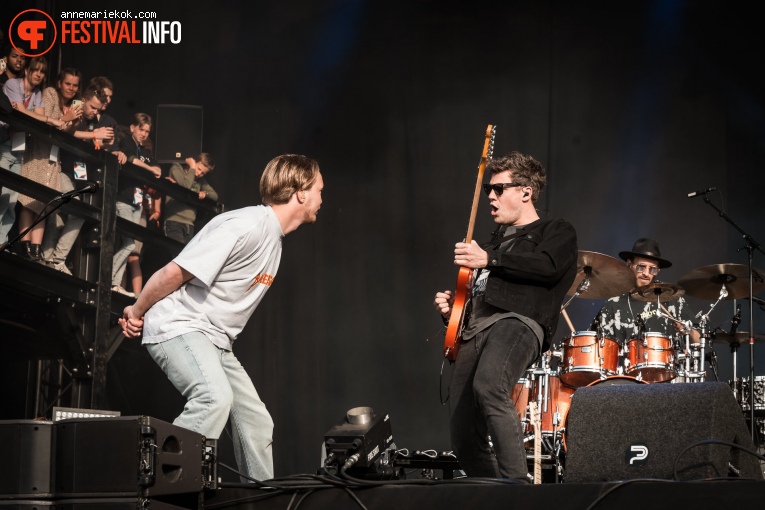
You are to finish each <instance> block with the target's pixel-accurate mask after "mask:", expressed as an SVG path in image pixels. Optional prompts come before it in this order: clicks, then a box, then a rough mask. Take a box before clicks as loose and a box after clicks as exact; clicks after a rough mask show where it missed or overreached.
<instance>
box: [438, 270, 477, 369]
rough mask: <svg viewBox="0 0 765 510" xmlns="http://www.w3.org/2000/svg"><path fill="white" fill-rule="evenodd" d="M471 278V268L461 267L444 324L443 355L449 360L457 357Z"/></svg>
mask: <svg viewBox="0 0 765 510" xmlns="http://www.w3.org/2000/svg"><path fill="white" fill-rule="evenodd" d="M472 278H473V270H472V269H470V268H469V267H461V268H460V272H459V273H458V274H457V286H456V287H455V290H454V304H452V313H451V315H450V316H449V325H448V326H446V336H445V337H444V357H445V358H446V359H448V360H449V361H454V360H455V359H457V351H458V350H459V348H460V340H461V339H462V325H463V324H464V320H465V311H466V309H467V303H468V300H469V299H470V296H469V294H468V292H470V280H471V279H472Z"/></svg>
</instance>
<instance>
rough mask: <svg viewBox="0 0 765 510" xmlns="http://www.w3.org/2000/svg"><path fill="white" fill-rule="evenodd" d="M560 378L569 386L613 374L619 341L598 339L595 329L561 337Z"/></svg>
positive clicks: (587, 382)
mask: <svg viewBox="0 0 765 510" xmlns="http://www.w3.org/2000/svg"><path fill="white" fill-rule="evenodd" d="M562 366H563V368H562V370H561V371H560V374H561V375H560V379H561V381H562V382H563V383H564V384H567V385H569V386H571V387H573V388H578V387H580V386H586V385H588V384H590V383H591V382H593V381H599V380H600V379H602V378H604V377H608V376H611V375H616V370H617V368H618V366H619V343H618V342H617V341H616V340H614V339H613V338H609V337H607V336H602V337H600V338H598V334H597V333H596V332H595V331H578V332H575V333H574V334H573V335H572V336H571V337H567V338H565V339H564V340H563V362H562Z"/></svg>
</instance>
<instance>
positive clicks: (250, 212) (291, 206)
mask: <svg viewBox="0 0 765 510" xmlns="http://www.w3.org/2000/svg"><path fill="white" fill-rule="evenodd" d="M323 187H324V182H323V179H322V176H321V173H320V171H319V165H318V163H317V162H316V161H314V160H312V159H310V158H307V157H305V156H299V155H294V154H287V155H283V156H278V157H276V158H274V159H273V160H271V161H270V162H269V163H268V165H266V168H265V170H264V171H263V175H262V176H261V179H260V194H261V197H262V200H263V205H258V206H253V207H244V208H242V209H235V210H233V211H229V212H226V213H223V214H220V215H218V216H216V217H215V218H213V219H212V220H211V221H210V222H209V223H207V225H205V227H204V228H202V229H201V230H200V231H199V233H198V234H197V235H196V236H194V238H193V239H191V241H189V243H188V244H187V245H186V247H185V248H184V249H183V251H182V252H181V253H180V254H179V255H178V256H177V257H176V258H175V259H174V260H173V261H171V262H170V263H168V264H167V265H166V266H165V267H163V268H162V269H160V270H159V271H157V272H156V273H155V274H154V275H153V276H152V277H151V278H150V279H149V281H148V282H147V283H146V286H145V287H144V288H143V292H141V295H140V296H139V298H138V300H137V301H136V302H135V304H133V305H132V306H128V307H126V308H125V311H124V314H123V317H122V318H121V319H120V320H119V323H120V325H121V326H122V330H123V332H124V334H125V336H127V337H128V338H135V337H138V336H139V335H141V333H142V332H143V342H142V343H143V344H144V345H146V348H147V350H148V351H149V354H150V355H151V357H152V358H153V359H154V361H156V362H157V364H158V365H159V366H160V367H161V368H162V370H163V371H164V372H165V374H167V377H168V379H170V381H171V382H172V383H173V385H174V386H175V387H176V388H177V389H178V390H179V391H180V392H181V393H182V394H183V396H185V397H186V398H187V399H188V401H187V403H186V406H185V408H184V410H183V412H182V413H181V415H180V416H178V417H177V418H176V419H175V421H174V422H173V423H174V424H175V425H178V426H181V427H184V428H186V429H189V430H193V431H194V432H197V433H199V434H202V435H204V436H205V437H207V438H212V439H217V438H218V437H220V434H221V432H222V431H223V428H224V427H225V425H226V422H227V421H228V420H229V419H231V424H232V427H231V428H232V431H233V434H234V448H235V452H234V453H235V455H236V461H237V464H238V466H239V471H240V472H242V473H244V474H246V475H247V476H248V477H250V478H253V479H256V480H267V479H270V478H273V476H274V473H273V455H272V451H271V443H272V442H273V439H272V433H273V428H274V423H273V420H272V419H271V415H270V414H269V413H268V411H267V410H266V406H265V404H264V403H263V402H262V401H261V400H260V398H259V397H258V393H257V391H256V390H255V386H254V385H253V384H252V381H251V380H250V377H249V376H248V375H247V373H246V372H245V370H244V368H243V367H242V365H241V364H240V363H239V361H238V360H237V359H236V357H235V356H234V354H233V352H232V350H231V349H232V346H233V343H234V340H235V339H236V337H237V336H238V335H239V333H240V332H241V331H242V329H243V328H244V326H245V324H246V323H247V321H248V320H249V318H250V316H251V315H252V313H253V312H254V311H255V308H257V306H258V303H260V300H261V299H263V296H264V295H265V293H266V291H267V290H268V288H269V287H270V286H271V284H272V283H273V281H274V277H275V276H276V272H277V270H278V269H279V260H280V259H281V253H282V238H283V237H284V236H285V235H287V234H289V233H290V232H292V231H293V230H295V229H297V228H298V227H299V226H300V225H302V224H304V223H313V222H315V221H316V214H317V213H318V211H319V208H320V207H321V191H322V188H323Z"/></svg>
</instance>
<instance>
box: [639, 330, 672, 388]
mask: <svg viewBox="0 0 765 510" xmlns="http://www.w3.org/2000/svg"><path fill="white" fill-rule="evenodd" d="M644 343H645V344H646V345H643V344H644ZM627 349H628V352H627V359H628V360H629V366H628V367H627V370H626V373H627V375H632V376H635V377H637V376H638V374H642V376H641V377H642V379H643V380H644V381H648V382H666V381H670V380H672V379H674V378H675V377H676V376H677V371H676V369H675V366H674V354H675V350H674V348H673V346H672V339H671V338H668V337H666V336H660V335H659V334H655V333H646V336H645V339H642V338H633V339H631V340H630V341H629V342H627Z"/></svg>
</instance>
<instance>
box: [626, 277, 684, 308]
mask: <svg viewBox="0 0 765 510" xmlns="http://www.w3.org/2000/svg"><path fill="white" fill-rule="evenodd" d="M683 294H685V289H683V288H682V287H680V286H679V285H673V284H671V283H665V282H654V283H649V284H648V285H643V286H642V287H638V288H637V289H635V290H633V291H632V293H631V294H630V295H631V296H632V297H633V298H634V299H636V300H638V301H647V302H649V303H655V302H656V301H659V302H660V303H666V302H667V301H672V300H673V299H677V298H679V297H680V296H682V295H683Z"/></svg>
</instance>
